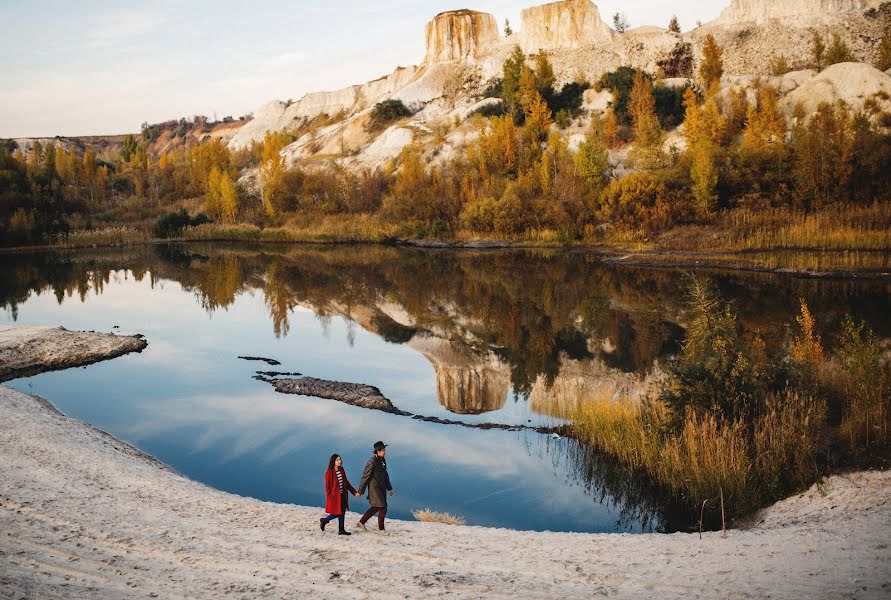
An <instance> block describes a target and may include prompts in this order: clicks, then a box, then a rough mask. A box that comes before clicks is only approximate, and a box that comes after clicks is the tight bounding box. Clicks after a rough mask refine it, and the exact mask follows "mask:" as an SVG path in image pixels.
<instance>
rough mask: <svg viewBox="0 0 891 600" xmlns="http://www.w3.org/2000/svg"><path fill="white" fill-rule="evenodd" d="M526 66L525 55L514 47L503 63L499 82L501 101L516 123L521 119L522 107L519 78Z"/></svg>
mask: <svg viewBox="0 0 891 600" xmlns="http://www.w3.org/2000/svg"><path fill="white" fill-rule="evenodd" d="M525 66H526V55H525V54H523V51H522V50H521V49H520V47H519V46H514V49H513V51H512V52H511V54H510V56H509V57H508V58H507V60H506V61H504V67H503V69H502V73H503V77H502V80H501V100H502V101H503V102H504V108H505V111H506V112H507V114H509V115H511V117H513V119H514V121H517V120H518V119H519V118H521V117H522V114H523V107H522V103H521V101H520V76H521V75H522V74H523V68H524V67H525Z"/></svg>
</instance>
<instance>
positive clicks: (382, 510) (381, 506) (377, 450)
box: [356, 442, 394, 535]
mask: <svg viewBox="0 0 891 600" xmlns="http://www.w3.org/2000/svg"><path fill="white" fill-rule="evenodd" d="M386 456H387V445H386V444H384V443H383V442H375V443H374V454H372V455H371V459H369V461H368V464H366V465H365V472H364V473H362V480H361V481H360V482H359V494H360V495H361V494H364V493H365V488H366V487H367V488H368V503H369V504H371V508H369V509H368V510H367V511H366V512H365V514H364V515H362V518H361V519H359V523H358V524H357V525H356V527H357V528H358V529H362V530H364V531H368V528H367V527H365V523H366V522H367V521H368V519H370V518H371V517H372V516H374V514H375V513H377V527H378V530H380V532H381V533H382V534H384V535H386V530H385V529H384V517H385V516H387V492H388V491H389V492H390V495H391V496H392V495H393V493H394V492H393V486H392V485H391V484H390V475H389V474H388V473H387V460H386Z"/></svg>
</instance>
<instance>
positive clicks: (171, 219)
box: [155, 208, 210, 239]
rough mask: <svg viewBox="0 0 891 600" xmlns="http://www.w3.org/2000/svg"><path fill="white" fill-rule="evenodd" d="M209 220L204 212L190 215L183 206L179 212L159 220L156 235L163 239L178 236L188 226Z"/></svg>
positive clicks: (201, 223)
mask: <svg viewBox="0 0 891 600" xmlns="http://www.w3.org/2000/svg"><path fill="white" fill-rule="evenodd" d="M209 222H210V219H208V218H207V215H205V214H204V213H199V214H198V215H196V216H195V217H189V213H187V212H186V209H184V208H181V209H180V210H179V212H172V213H168V214H166V215H164V216H163V217H161V218H160V219H158V222H157V223H156V224H155V237H156V238H161V239H167V238H172V237H176V236H178V235H179V234H181V233H182V231H183V229H185V228H186V227H195V226H197V225H203V224H204V223H209Z"/></svg>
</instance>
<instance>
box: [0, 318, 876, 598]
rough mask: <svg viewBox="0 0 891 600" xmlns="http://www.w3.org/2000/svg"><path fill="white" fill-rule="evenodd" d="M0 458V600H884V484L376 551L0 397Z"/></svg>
mask: <svg viewBox="0 0 891 600" xmlns="http://www.w3.org/2000/svg"><path fill="white" fill-rule="evenodd" d="M44 329H45V330H46V328H44ZM50 330H51V331H54V329H50ZM68 333H70V334H72V335H74V336H78V337H80V338H81V341H84V340H89V339H91V338H92V339H95V336H96V335H102V334H91V333H82V334H76V333H73V332H68ZM114 337H118V336H114ZM118 339H119V340H121V339H123V338H118ZM76 347H77V346H76V345H69V347H68V349H69V350H70V349H71V348H76ZM110 350H111V349H110ZM69 358H71V360H76V359H77V357H76V356H74V355H73V354H72V355H71V356H70V357H69ZM0 456H2V457H3V458H2V459H0V523H2V531H3V532H4V535H2V536H0V598H18V597H21V596H23V595H24V596H26V597H48V598H56V597H69V596H71V597H83V596H89V597H100V598H105V597H135V596H140V597H163V598H179V597H219V596H222V597H233V598H235V597H245V596H251V597H253V596H269V597H277V598H305V597H308V596H321V597H332V596H337V597H346V598H360V597H361V598H367V597H371V598H383V597H393V596H403V597H425V598H431V597H444V596H452V597H481V596H485V597H493V598H517V597H523V598H553V597H566V598H589V597H591V596H592V595H596V594H605V595H612V596H616V597H621V598H649V597H660V598H682V597H683V598H712V597H716V596H726V595H728V594H731V595H734V596H736V597H742V598H756V597H765V596H768V595H769V596H771V597H772V598H799V597H815V596H816V597H843V598H846V597H852V598H853V597H857V598H881V597H887V594H888V592H889V590H891V568H889V567H891V550H889V546H888V539H889V538H891V472H889V471H868V472H860V473H850V474H845V475H834V476H832V477H829V478H827V479H825V480H824V481H823V482H822V483H821V484H817V485H815V486H813V487H812V488H811V489H810V490H808V491H807V492H804V493H803V494H800V495H797V496H793V497H791V498H787V499H786V500H783V501H781V502H778V503H777V504H775V505H773V506H771V507H769V508H767V509H765V510H763V511H761V512H760V513H759V514H758V515H757V516H755V517H753V519H752V520H751V523H753V524H752V525H750V527H749V528H747V529H735V530H729V531H728V532H727V534H726V537H725V536H724V535H722V533H721V532H706V533H704V534H703V536H702V539H701V540H700V539H699V537H698V535H696V534H685V533H679V534H671V535H666V534H579V533H551V532H528V531H515V530H507V529H491V528H484V527H474V526H448V525H442V524H437V523H421V522H413V521H398V520H393V521H392V522H391V536H389V537H380V536H378V535H375V534H373V533H362V534H357V535H354V536H352V537H351V538H340V537H338V536H337V535H336V534H334V532H331V531H328V532H327V533H322V532H320V531H319V530H318V529H317V526H318V525H317V524H318V520H317V519H318V516H319V514H320V513H321V507H318V508H316V507H305V506H297V505H286V504H275V503H270V502H262V501H259V500H255V499H251V498H244V497H240V496H236V495H233V494H229V493H226V492H222V491H219V490H215V489H213V488H211V487H208V486H206V485H204V484H201V483H198V482H196V481H193V480H191V479H189V478H187V477H185V476H184V475H182V474H180V473H178V472H176V471H175V470H173V469H171V468H170V467H168V466H166V465H164V464H162V463H160V462H159V461H158V460H157V459H155V458H153V457H151V456H149V455H148V454H146V453H144V452H142V451H140V450H138V449H137V448H135V447H134V446H131V445H130V444H128V443H126V442H122V441H119V440H117V439H116V438H114V437H112V436H110V435H109V434H107V433H104V432H102V431H100V430H98V429H96V428H94V427H91V426H90V425H88V424H85V423H83V422H81V421H77V420H75V419H72V418H69V417H66V416H65V415H63V414H62V413H60V412H59V411H58V410H57V409H55V408H54V407H53V405H52V404H51V402H49V401H48V400H44V399H41V398H37V397H35V396H30V395H27V394H23V393H21V392H18V391H15V390H13V389H11V388H8V387H6V386H2V385H0ZM398 499H399V497H398V496H397V498H396V501H398ZM353 508H354V510H361V508H362V506H360V505H359V504H357V505H356V506H354V507H353ZM357 516H358V515H356V514H355V513H351V514H350V515H348V518H349V519H352V521H350V523H352V522H354V521H355V519H356V518H357Z"/></svg>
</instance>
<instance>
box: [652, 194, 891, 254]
mask: <svg viewBox="0 0 891 600" xmlns="http://www.w3.org/2000/svg"><path fill="white" fill-rule="evenodd" d="M658 246H660V247H663V248H665V249H673V250H689V251H697V252H708V251H711V252H739V251H752V250H888V249H891V204H889V203H887V202H877V203H875V204H871V205H867V206H862V205H844V204H842V205H837V206H831V207H827V208H824V209H821V210H818V211H814V212H810V213H806V212H803V211H799V210H793V209H789V208H769V209H761V210H746V209H737V210H733V211H727V212H724V213H720V214H719V215H718V216H717V217H716V218H715V219H714V221H712V222H711V223H708V224H705V225H695V226H687V227H679V228H676V229H675V230H673V231H671V232H668V233H666V234H665V235H663V236H662V237H661V238H660V240H659V242H658Z"/></svg>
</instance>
